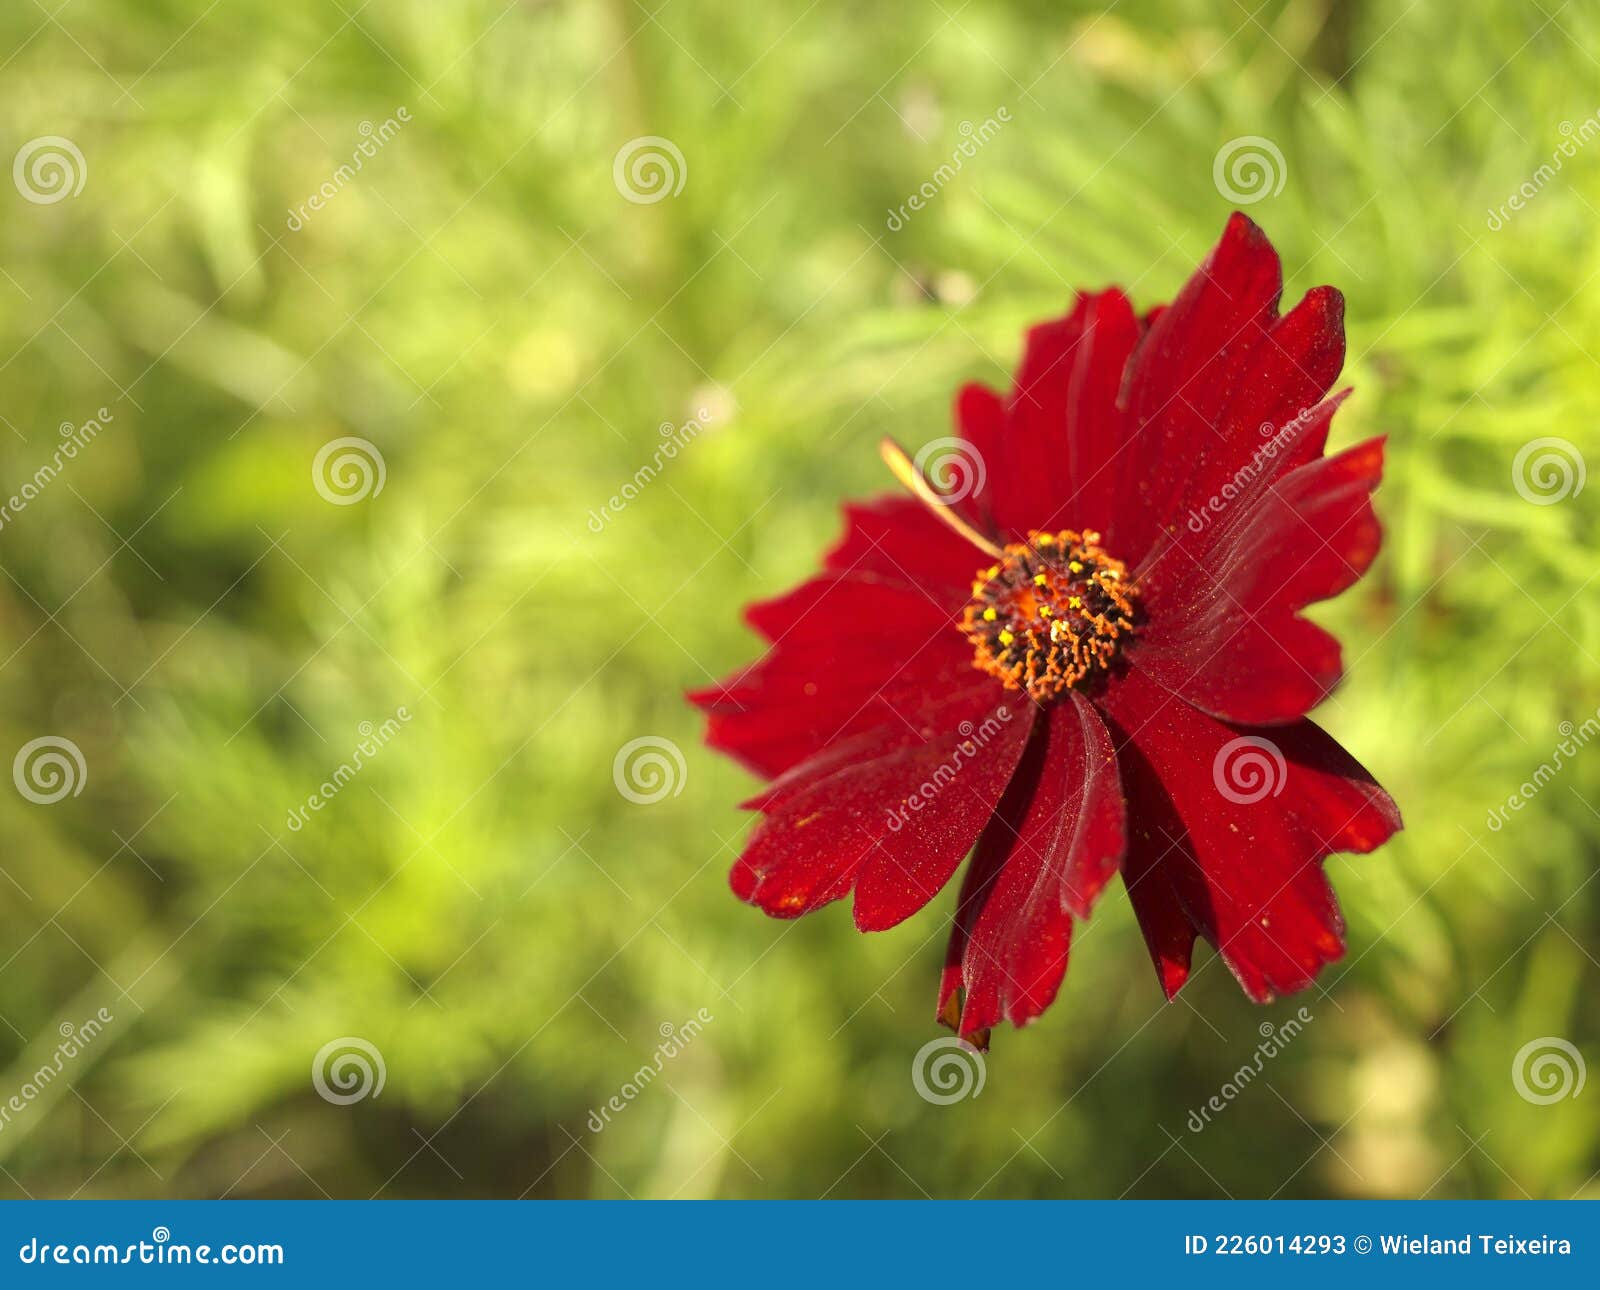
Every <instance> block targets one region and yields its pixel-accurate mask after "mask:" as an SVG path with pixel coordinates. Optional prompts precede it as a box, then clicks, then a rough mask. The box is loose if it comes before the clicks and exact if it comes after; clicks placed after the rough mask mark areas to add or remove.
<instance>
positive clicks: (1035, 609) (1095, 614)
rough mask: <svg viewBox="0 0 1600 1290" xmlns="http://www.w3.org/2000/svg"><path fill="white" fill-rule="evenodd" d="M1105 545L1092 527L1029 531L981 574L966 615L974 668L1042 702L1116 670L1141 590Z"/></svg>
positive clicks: (964, 628)
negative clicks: (1116, 662)
mask: <svg viewBox="0 0 1600 1290" xmlns="http://www.w3.org/2000/svg"><path fill="white" fill-rule="evenodd" d="M1099 541H1100V535H1099V534H1098V533H1096V532H1095V531H1094V530H1093V529H1085V530H1084V531H1083V532H1081V533H1079V532H1077V531H1075V530H1073V529H1063V530H1062V531H1061V532H1059V533H1029V534H1028V540H1027V541H1026V542H1013V543H1010V544H1008V545H1007V546H1006V548H1005V550H1004V551H1003V552H1002V553H1001V559H1000V562H999V563H998V564H994V565H991V566H990V567H989V568H987V569H984V570H981V571H980V572H979V573H978V576H977V580H976V581H975V582H973V584H972V599H971V600H970V601H968V602H967V607H966V609H964V610H963V611H962V614H961V630H962V632H963V633H965V635H966V637H967V639H968V640H970V641H971V642H972V646H973V650H974V658H973V665H974V666H976V667H978V668H981V669H982V670H983V671H985V672H988V673H989V674H990V675H991V676H995V677H998V678H999V679H1000V681H1001V682H1002V683H1003V684H1004V685H1005V686H1006V688H1007V689H1011V690H1026V691H1027V692H1028V694H1029V696H1030V697H1032V698H1033V699H1035V700H1037V701H1038V702H1040V703H1046V702H1049V701H1050V700H1052V699H1055V698H1058V697H1059V696H1060V695H1061V693H1062V691H1064V690H1067V689H1070V688H1072V687H1074V686H1076V687H1079V688H1082V687H1083V686H1084V684H1085V683H1087V682H1089V681H1092V680H1093V679H1094V678H1095V677H1096V676H1098V675H1099V674H1100V673H1102V672H1104V671H1105V670H1106V669H1107V668H1108V667H1110V665H1111V662H1112V660H1113V659H1115V658H1116V656H1117V650H1118V649H1119V648H1120V646H1121V643H1122V639H1123V637H1125V636H1126V635H1127V634H1128V633H1129V632H1131V631H1132V630H1133V617H1134V603H1135V601H1136V599H1137V593H1136V592H1135V590H1134V588H1133V587H1132V586H1131V585H1129V584H1128V570H1127V568H1126V566H1124V565H1123V563H1122V561H1120V560H1115V559H1112V557H1111V556H1109V555H1107V554H1106V553H1105V552H1104V551H1102V550H1101V549H1100V547H1099V545H1098V543H1099Z"/></svg>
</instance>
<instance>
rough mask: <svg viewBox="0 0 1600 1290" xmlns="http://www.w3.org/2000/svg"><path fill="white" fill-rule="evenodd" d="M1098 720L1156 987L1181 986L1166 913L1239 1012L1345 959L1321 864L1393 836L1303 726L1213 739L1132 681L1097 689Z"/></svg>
mask: <svg viewBox="0 0 1600 1290" xmlns="http://www.w3.org/2000/svg"><path fill="white" fill-rule="evenodd" d="M1102 710H1103V711H1104V712H1105V713H1106V714H1107V716H1108V717H1109V718H1110V720H1111V722H1112V724H1113V733H1114V734H1115V735H1116V737H1117V742H1118V757H1119V759H1120V761H1121V765H1122V776H1123V785H1124V787H1125V789H1126V792H1127V795H1128V816H1129V819H1130V820H1131V821H1133V827H1132V829H1131V830H1130V833H1129V837H1128V857H1127V860H1126V861H1125V862H1124V874H1125V875H1126V877H1127V880H1128V882H1129V885H1130V888H1131V890H1132V891H1133V893H1134V911H1135V913H1136V914H1137V915H1138V916H1139V918H1140V921H1141V924H1144V921H1145V919H1146V918H1147V917H1150V918H1151V919H1152V923H1151V924H1147V925H1145V935H1146V939H1147V940H1148V941H1149V942H1150V944H1151V949H1152V953H1153V954H1155V955H1156V958H1157V967H1158V969H1160V970H1162V973H1163V985H1164V987H1166V988H1167V989H1168V990H1169V991H1170V990H1172V989H1174V988H1176V986H1175V983H1174V978H1176V984H1181V981H1182V976H1183V975H1184V970H1183V968H1182V967H1181V966H1180V965H1179V960H1180V958H1181V956H1182V955H1183V951H1184V947H1183V945H1182V943H1181V937H1177V936H1175V935H1174V927H1173V919H1172V905H1173V903H1174V901H1175V902H1176V904H1177V905H1178V906H1180V907H1181V909H1182V911H1183V913H1184V915H1185V917H1186V918H1187V920H1188V922H1189V924H1190V926H1191V927H1193V928H1194V929H1195V930H1196V931H1198V932H1199V933H1200V934H1201V935H1203V936H1205V937H1206V939H1207V940H1209V941H1211V942H1212V944H1214V945H1215V946H1216V947H1217V949H1218V950H1219V951H1220V952H1221V954H1222V957H1223V959H1224V961H1225V962H1226V963H1227V964H1228V966H1229V968H1230V969H1231V970H1232V971H1233V974H1234V976H1236V977H1237V978H1238V980H1239V984H1240V985H1241V986H1243V987H1244V990H1245V993H1246V994H1248V995H1249V996H1250V997H1251V998H1252V999H1255V1000H1257V1001H1258V1002H1266V1001H1267V1000H1270V999H1271V998H1272V997H1273V996H1274V995H1275V994H1280V993H1287V992H1289V991H1292V990H1298V989H1301V988H1302V987H1304V986H1306V985H1308V984H1309V983H1310V982H1311V980H1312V978H1313V977H1315V975H1316V973H1317V971H1318V969H1319V968H1321V966H1322V965H1323V964H1324V963H1328V962H1331V961H1333V960H1334V959H1336V958H1338V957H1339V956H1340V955H1341V954H1342V953H1343V952H1344V939H1343V937H1344V924H1343V922H1342V920H1341V919H1340V916H1339V908H1338V904H1337V903H1336V902H1335V900H1334V896H1333V889H1332V888H1331V887H1330V886H1329V884H1328V881H1327V878H1326V877H1325V876H1324V874H1323V872H1322V860H1323V858H1324V857H1325V856H1327V855H1329V854H1331V853H1332V852H1335V851H1358V852H1366V851H1371V850H1372V849H1373V848H1374V847H1377V846H1378V845H1380V844H1381V843H1382V842H1384V841H1385V840H1387V839H1388V838H1389V837H1390V836H1391V835H1392V834H1393V833H1394V832H1395V831H1396V830H1397V829H1399V828H1400V815H1399V812H1398V811H1397V810H1396V809H1395V805H1394V803H1393V802H1392V801H1391V800H1390V798H1389V796H1388V794H1386V793H1385V792H1384V791H1383V790H1382V789H1381V788H1379V787H1378V785H1377V784H1376V783H1375V782H1374V781H1373V779H1372V776H1371V775H1369V774H1368V773H1367V772H1366V771H1365V770H1364V769H1363V768H1362V767H1361V766H1360V764H1359V763H1357V762H1356V760H1355V759H1354V758H1352V757H1351V756H1350V755H1349V754H1348V753H1347V752H1345V750H1344V749H1343V748H1341V747H1340V746H1339V745H1338V744H1337V743H1336V742H1335V741H1334V740H1332V739H1331V738H1329V737H1328V736H1327V735H1326V734H1324V733H1323V732H1322V731H1321V730H1320V729H1319V728H1318V727H1316V726H1315V725H1313V724H1312V723H1311V722H1309V721H1297V722H1295V723H1293V724H1292V725H1286V726H1275V727H1271V728H1268V729H1258V730H1251V729H1250V728H1248V727H1238V726H1229V725H1224V724H1223V723H1221V722H1219V721H1216V720H1214V719H1213V718H1211V717H1208V716H1206V715H1205V714H1204V713H1202V712H1200V711H1198V710H1197V709H1195V708H1193V707H1191V706H1190V705H1189V704H1187V703H1185V702H1184V701H1183V700H1181V699H1178V698H1175V697H1173V696H1172V695H1171V694H1169V693H1167V692H1166V691H1165V690H1163V689H1161V688H1160V687H1159V686H1158V685H1156V683H1155V682H1153V681H1151V680H1149V679H1148V678H1146V677H1144V676H1143V675H1141V674H1140V672H1139V671H1138V669H1137V668H1134V669H1132V670H1130V671H1129V672H1128V673H1127V674H1126V675H1125V676H1124V677H1122V678H1120V679H1119V680H1118V681H1116V682H1114V683H1113V684H1112V685H1111V686H1109V687H1108V688H1107V690H1106V692H1105V695H1104V697H1103V701H1102ZM1254 772H1259V773H1254ZM1162 880H1164V882H1165V886H1163V881H1162Z"/></svg>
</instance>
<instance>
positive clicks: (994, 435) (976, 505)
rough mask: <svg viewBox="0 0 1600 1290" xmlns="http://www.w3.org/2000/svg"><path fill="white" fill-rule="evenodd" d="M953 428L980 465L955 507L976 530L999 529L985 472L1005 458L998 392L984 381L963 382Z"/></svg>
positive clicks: (1002, 407)
mask: <svg viewBox="0 0 1600 1290" xmlns="http://www.w3.org/2000/svg"><path fill="white" fill-rule="evenodd" d="M955 422H956V429H958V430H959V431H960V432H961V437H962V438H963V439H965V440H966V441H967V444H968V445H969V446H970V448H971V449H972V452H973V455H974V456H975V457H976V459H977V462H978V463H979V464H980V465H981V467H982V469H981V471H979V472H978V484H977V486H976V487H975V488H974V489H973V490H972V493H971V495H970V496H969V497H968V498H967V499H966V501H965V502H964V503H963V504H962V505H961V506H960V507H959V509H960V510H961V512H962V514H963V515H964V516H965V518H966V519H968V520H970V521H971V522H972V523H974V524H976V525H977V526H978V528H979V529H980V530H983V531H985V532H989V533H997V532H999V525H998V524H996V523H995V518H994V505H993V500H994V492H993V489H994V485H993V484H992V483H991V482H990V479H989V472H990V471H992V470H997V469H1000V468H1001V467H1002V466H1003V465H1004V462H1005V457H1004V448H1003V445H1004V443H1005V436H1006V410H1005V404H1004V403H1002V402H1001V400H1000V396H999V395H998V394H996V393H995V392H994V391H993V390H991V389H990V388H989V387H988V386H987V385H979V384H977V383H976V382H974V383H973V384H971V385H963V386H962V387H961V389H960V391H958V392H957V394H956V406H955Z"/></svg>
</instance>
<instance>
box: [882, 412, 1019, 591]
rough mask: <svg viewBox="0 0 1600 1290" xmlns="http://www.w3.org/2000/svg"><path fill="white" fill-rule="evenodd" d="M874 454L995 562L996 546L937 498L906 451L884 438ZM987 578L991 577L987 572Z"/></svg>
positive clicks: (943, 500)
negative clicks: (876, 453)
mask: <svg viewBox="0 0 1600 1290" xmlns="http://www.w3.org/2000/svg"><path fill="white" fill-rule="evenodd" d="M878 455H879V456H881V457H882V458H883V462H884V465H886V466H888V467H889V470H890V472H891V473H892V474H893V475H894V477H895V478H896V479H898V480H899V481H900V482H901V483H902V484H904V485H905V486H906V487H907V488H908V489H910V490H911V493H912V495H913V496H914V497H916V499H917V500H918V501H919V502H921V503H922V504H923V505H924V506H926V507H927V508H928V509H929V510H930V511H932V512H933V513H934V515H935V516H936V517H938V518H939V519H941V520H943V521H944V522H945V523H946V524H948V525H949V526H950V527H951V528H953V529H954V530H955V531H956V532H957V533H959V534H961V536H962V537H964V538H966V539H967V541H968V542H970V543H972V545H973V546H975V547H977V548H978V550H980V551H982V552H983V553H984V554H985V555H991V556H993V557H994V558H995V559H997V560H998V559H999V558H1000V557H1001V556H1002V555H1004V554H1005V552H1004V551H1002V550H1001V549H1000V548H999V547H998V546H996V545H995V544H994V543H993V542H991V541H990V540H989V539H988V538H986V537H984V536H983V534H982V533H980V532H978V530H977V529H975V528H973V527H972V525H970V524H968V523H967V522H966V520H964V519H962V518H961V516H959V515H957V514H956V512H955V510H954V509H953V508H952V507H951V505H950V503H949V502H948V501H947V500H946V499H945V498H943V497H941V496H940V495H939V492H938V491H937V490H936V489H935V488H934V486H933V485H932V484H930V483H929V482H928V477H927V476H926V475H924V474H923V473H922V472H921V471H920V470H918V469H917V464H916V462H914V461H912V460H911V458H910V457H908V456H906V450H905V449H904V448H902V447H901V446H900V445H899V444H897V443H896V442H895V441H894V440H893V439H890V438H889V437H888V436H887V435H886V436H884V438H883V439H882V440H881V441H880V442H879V443H878ZM989 576H990V577H992V576H993V573H992V572H991V573H990V575H989Z"/></svg>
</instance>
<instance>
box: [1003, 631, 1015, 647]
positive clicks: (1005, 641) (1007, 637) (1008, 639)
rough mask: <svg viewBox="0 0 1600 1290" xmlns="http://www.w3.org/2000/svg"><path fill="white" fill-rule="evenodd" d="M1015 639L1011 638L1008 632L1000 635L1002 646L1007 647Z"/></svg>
mask: <svg viewBox="0 0 1600 1290" xmlns="http://www.w3.org/2000/svg"><path fill="white" fill-rule="evenodd" d="M1016 639H1017V638H1016V637H1015V636H1013V635H1012V634H1011V633H1010V632H1007V631H1002V632H1001V633H1000V643H1001V644H1002V645H1009V644H1011V642H1012V641H1014V640H1016Z"/></svg>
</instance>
